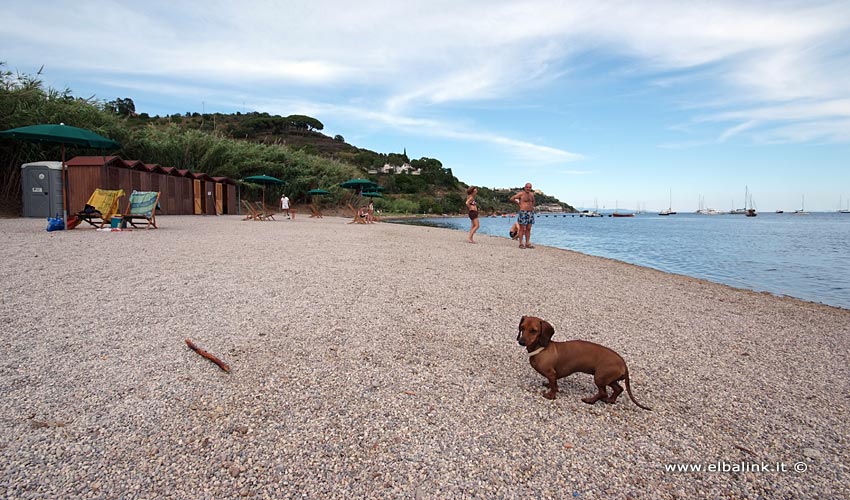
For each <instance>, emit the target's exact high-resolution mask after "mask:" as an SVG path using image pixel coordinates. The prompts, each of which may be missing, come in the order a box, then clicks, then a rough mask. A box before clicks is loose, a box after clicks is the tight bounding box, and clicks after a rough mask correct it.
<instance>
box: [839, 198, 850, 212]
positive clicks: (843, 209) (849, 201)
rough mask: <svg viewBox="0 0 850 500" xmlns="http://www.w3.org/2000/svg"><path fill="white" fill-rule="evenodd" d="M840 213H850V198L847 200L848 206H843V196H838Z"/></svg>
mask: <svg viewBox="0 0 850 500" xmlns="http://www.w3.org/2000/svg"><path fill="white" fill-rule="evenodd" d="M838 213H840V214H850V199H848V200H847V208H841V197H839V198H838Z"/></svg>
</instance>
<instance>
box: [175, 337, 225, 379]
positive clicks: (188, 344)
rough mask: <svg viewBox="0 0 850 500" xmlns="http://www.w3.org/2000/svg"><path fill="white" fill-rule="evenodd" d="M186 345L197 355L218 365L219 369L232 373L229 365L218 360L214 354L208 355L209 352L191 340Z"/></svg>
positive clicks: (187, 340)
mask: <svg viewBox="0 0 850 500" xmlns="http://www.w3.org/2000/svg"><path fill="white" fill-rule="evenodd" d="M186 345H187V346H189V349H192V350H193V351H195V352H196V353H198V354H200V355H201V356H203V357H205V358H207V359H208V360H210V361H212V362H213V363H215V364H217V365H218V367H219V368H221V369H222V370H224V371H225V372H227V373H230V367H229V366H227V363H225V362H224V361H222V360H220V359H218V358H217V357H215V356H213V355H212V354H210V353H208V352H207V351H205V350H203V349H201V348H200V347H198V346H196V345H195V344H193V343H192V341H191V340H189V339H186Z"/></svg>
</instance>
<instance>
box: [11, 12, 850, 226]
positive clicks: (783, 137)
mask: <svg viewBox="0 0 850 500" xmlns="http://www.w3.org/2000/svg"><path fill="white" fill-rule="evenodd" d="M3 3H4V5H3V6H2V9H0V10H2V12H3V17H4V20H3V22H2V23H0V61H3V62H5V63H6V69H8V70H11V71H17V72H20V73H28V74H34V73H36V72H38V71H39V69H40V68H42V66H43V69H42V73H41V78H42V81H43V82H44V84H45V85H46V86H48V87H53V88H56V89H65V88H68V89H70V90H71V91H72V92H73V94H74V95H76V96H79V97H92V96H93V97H94V98H96V99H100V100H104V101H110V100H113V99H115V98H119V97H120V98H127V97H129V98H131V99H132V100H133V101H134V103H135V106H136V111H137V112H139V113H148V114H150V115H151V116H153V115H160V116H165V115H169V114H174V113H180V114H183V113H186V112H206V113H213V112H220V113H235V112H237V111H240V112H251V111H259V112H268V113H270V114H273V115H274V114H278V115H282V116H286V115H291V114H304V115H308V116H312V117H315V118H317V119H318V120H320V121H321V122H322V123H323V124H324V130H323V131H322V132H323V133H325V134H326V135H330V136H334V135H337V134H340V135H342V136H343V137H344V138H345V140H346V142H348V143H349V144H353V145H355V146H357V147H361V148H366V149H371V150H373V151H377V152H381V153H392V152H395V153H401V152H403V151H405V150H406V151H407V154H408V156H409V157H410V158H414V159H415V158H421V157H428V158H437V159H439V160H440V161H441V162H442V163H443V166H444V167H447V168H451V169H452V172H453V173H454V175H455V176H456V177H458V178H459V179H460V180H461V181H463V182H465V183H467V184H470V185H479V186H486V187H501V188H512V187H519V186H522V185H523V184H525V183H526V182H531V183H532V184H533V185H534V188H535V189H539V190H542V191H543V192H545V193H546V194H550V195H554V196H556V197H558V198H559V199H560V200H561V201H564V202H567V203H570V204H572V205H574V206H577V207H589V208H593V207H597V206H598V207H599V208H600V209H602V208H608V209H611V208H613V207H615V205H616V206H619V207H622V208H624V209H634V208H638V207H640V208H645V209H647V210H650V211H653V210H660V209H663V208H667V207H668V206H670V205H671V201H672V208H673V209H674V210H678V211H693V210H696V209H697V208H698V205H699V203H700V200H703V204H704V205H705V206H706V207H711V208H716V209H718V210H729V209H731V208H739V207H743V206H744V194H745V191H748V192H749V193H751V194H752V197H753V201H754V203H755V205H756V207H757V208H758V209H759V210H760V211H773V210H777V209H783V210H789V211H790V210H795V209H799V208H802V207H803V206H805V208H806V209H807V210H811V211H834V210H837V209H838V208H839V206H842V207H844V208H846V207H847V206H848V204H850V2H848V1H847V0H842V1H802V2H794V1H782V0H774V1H746V0H743V1H742V0H735V1H729V2H727V1H723V0H719V1H706V2H702V1H699V0H695V1H687V2H682V1H670V2H666V1H652V0H641V1H639V2H636V1H633V0H631V1H616V0H613V1H587V2H584V1H560V2H559V1H544V0H523V1H516V0H510V1H501V0H486V1H479V0H464V1H456V0H452V1H443V0H431V1H420V0H406V1H404V2H390V1H386V0H385V1H380V0H379V1H373V0H361V1H357V2H349V1H341V0H339V1H338V0H310V1H253V0H245V1H238V2H237V1H232V2H229V1H215V0H212V1H210V0H207V1H203V2H195V1H181V2H173V1H169V2H164V1H159V0H148V1H145V2H137V1H132V2H130V1H103V0H87V1H85V2H70V1H50V0H45V1H39V2H11V1H9V2H3ZM142 160H143V159H142Z"/></svg>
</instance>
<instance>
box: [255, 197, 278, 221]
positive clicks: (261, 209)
mask: <svg viewBox="0 0 850 500" xmlns="http://www.w3.org/2000/svg"><path fill="white" fill-rule="evenodd" d="M255 205H256V206H257V212H258V213H259V214H260V216H261V217H262V218H263V219H262V220H275V218H274V210H268V209H267V208H266V205H265V203H263V202H262V201H258V202H256V203H255Z"/></svg>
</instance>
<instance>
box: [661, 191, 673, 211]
mask: <svg viewBox="0 0 850 500" xmlns="http://www.w3.org/2000/svg"><path fill="white" fill-rule="evenodd" d="M658 215H676V212H675V211H674V210H673V190H672V189H671V190H670V205H668V206H667V209H666V210H662V211H660V212H658Z"/></svg>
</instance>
